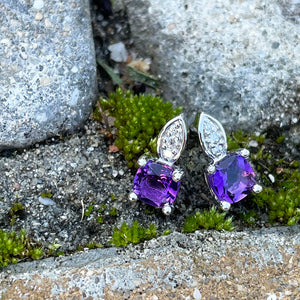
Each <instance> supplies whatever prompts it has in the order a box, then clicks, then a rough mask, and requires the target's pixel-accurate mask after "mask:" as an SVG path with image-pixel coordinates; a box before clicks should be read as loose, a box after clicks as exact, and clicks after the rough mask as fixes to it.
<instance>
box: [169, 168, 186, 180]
mask: <svg viewBox="0 0 300 300" xmlns="http://www.w3.org/2000/svg"><path fill="white" fill-rule="evenodd" d="M183 174H184V172H183V171H182V170H181V169H179V168H178V169H175V170H174V172H173V174H172V179H173V180H174V181H175V182H178V181H180V180H181V179H182V177H183Z"/></svg>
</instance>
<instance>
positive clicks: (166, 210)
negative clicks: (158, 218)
mask: <svg viewBox="0 0 300 300" xmlns="http://www.w3.org/2000/svg"><path fill="white" fill-rule="evenodd" d="M162 212H163V213H164V214H165V215H166V216H168V215H170V214H171V212H172V208H171V206H170V205H169V204H168V203H166V204H165V205H164V207H163V208H162Z"/></svg>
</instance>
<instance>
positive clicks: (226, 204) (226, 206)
mask: <svg viewBox="0 0 300 300" xmlns="http://www.w3.org/2000/svg"><path fill="white" fill-rule="evenodd" d="M220 207H221V209H222V210H223V211H229V209H230V207H231V204H230V203H229V202H226V201H221V202H220Z"/></svg>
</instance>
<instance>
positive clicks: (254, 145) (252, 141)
mask: <svg viewBox="0 0 300 300" xmlns="http://www.w3.org/2000/svg"><path fill="white" fill-rule="evenodd" d="M249 147H253V148H256V147H258V142H257V141H255V140H251V141H250V142H249Z"/></svg>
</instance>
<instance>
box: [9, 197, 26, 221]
mask: <svg viewBox="0 0 300 300" xmlns="http://www.w3.org/2000/svg"><path fill="white" fill-rule="evenodd" d="M23 210H24V207H23V204H22V203H20V202H17V203H14V204H13V206H12V207H11V208H10V210H9V216H10V225H11V226H12V225H14V224H15V223H16V220H17V218H18V217H19V216H20V214H21V213H22V211H23Z"/></svg>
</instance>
